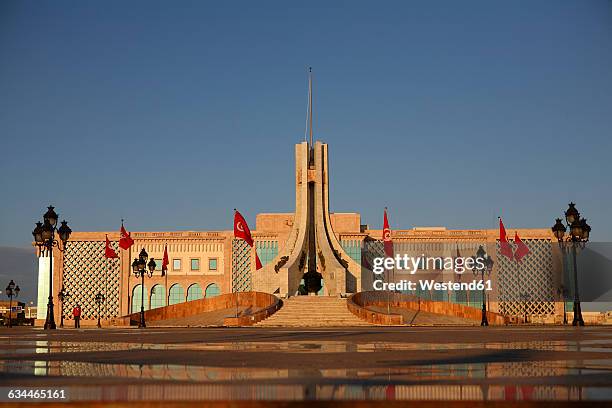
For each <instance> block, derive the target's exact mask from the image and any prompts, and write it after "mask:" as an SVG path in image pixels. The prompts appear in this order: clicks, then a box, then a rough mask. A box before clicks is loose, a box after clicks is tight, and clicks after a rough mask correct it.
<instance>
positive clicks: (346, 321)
mask: <svg viewBox="0 0 612 408" xmlns="http://www.w3.org/2000/svg"><path fill="white" fill-rule="evenodd" d="M255 326H258V327H342V326H345V327H346V326H348V327H351V326H372V325H371V324H370V323H368V322H365V321H363V320H361V319H360V318H358V317H357V316H355V315H354V314H352V313H351V312H350V311H349V310H348V308H347V307H346V299H343V298H338V297H332V296H295V297H291V298H289V299H284V300H283V307H281V308H280V310H279V311H277V312H276V313H274V314H273V315H272V316H270V317H268V318H267V319H265V320H262V321H261V322H259V323H257V324H256V325H255Z"/></svg>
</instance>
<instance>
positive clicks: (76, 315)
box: [72, 304, 81, 329]
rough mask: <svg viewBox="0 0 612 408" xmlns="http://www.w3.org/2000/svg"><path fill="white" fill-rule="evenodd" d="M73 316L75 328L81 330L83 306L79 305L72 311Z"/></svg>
mask: <svg viewBox="0 0 612 408" xmlns="http://www.w3.org/2000/svg"><path fill="white" fill-rule="evenodd" d="M72 316H74V328H75V329H80V328H81V306H79V305H78V304H77V305H76V307H75V308H74V309H72Z"/></svg>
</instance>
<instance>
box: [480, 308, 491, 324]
mask: <svg viewBox="0 0 612 408" xmlns="http://www.w3.org/2000/svg"><path fill="white" fill-rule="evenodd" d="M480 325H481V326H488V325H489V320H488V319H487V309H486V308H485V306H484V305H483V306H482V320H481V321H480Z"/></svg>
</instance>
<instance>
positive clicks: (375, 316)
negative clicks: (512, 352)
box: [346, 291, 507, 325]
mask: <svg viewBox="0 0 612 408" xmlns="http://www.w3.org/2000/svg"><path fill="white" fill-rule="evenodd" d="M346 304H347V307H348V309H349V310H350V311H351V312H352V313H353V314H354V315H356V316H357V317H359V318H361V319H363V320H366V321H368V322H369V323H373V324H381V325H402V324H405V323H406V322H404V318H403V316H402V315H400V314H386V313H381V312H377V311H374V310H371V309H368V307H369V306H377V307H387V304H389V305H390V306H391V307H393V308H400V309H407V310H420V311H424V312H429V313H435V314H440V315H444V316H453V317H461V318H464V319H470V320H474V321H480V319H481V317H482V310H481V309H479V308H475V307H470V306H466V305H462V304H459V303H451V302H440V301H433V300H427V299H422V298H419V297H417V296H414V295H409V294H404V293H396V292H385V291H367V292H358V293H355V294H353V295H351V296H350V297H349V298H348V300H347V303H346ZM487 319H488V320H489V324H490V325H504V324H507V320H506V318H505V317H504V316H503V315H501V314H499V313H495V312H490V311H487Z"/></svg>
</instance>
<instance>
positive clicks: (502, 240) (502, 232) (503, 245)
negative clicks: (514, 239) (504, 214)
mask: <svg viewBox="0 0 612 408" xmlns="http://www.w3.org/2000/svg"><path fill="white" fill-rule="evenodd" d="M499 245H500V248H499V253H500V254H502V255H504V256H505V257H507V258H508V259H513V258H514V256H513V254H512V247H511V246H510V243H509V242H508V236H507V235H506V228H505V227H504V223H503V222H502V219H501V217H500V219H499Z"/></svg>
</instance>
